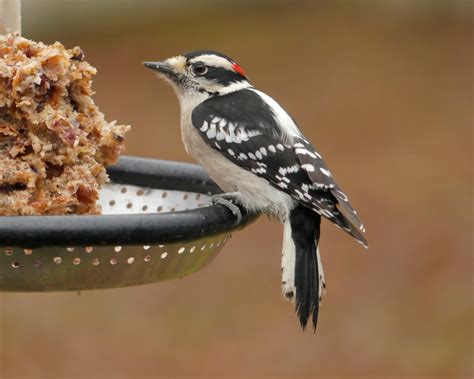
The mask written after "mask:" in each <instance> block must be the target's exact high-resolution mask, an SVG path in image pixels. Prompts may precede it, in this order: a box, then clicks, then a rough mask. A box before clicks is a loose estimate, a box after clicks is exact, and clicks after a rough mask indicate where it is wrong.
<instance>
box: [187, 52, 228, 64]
mask: <svg viewBox="0 0 474 379" xmlns="http://www.w3.org/2000/svg"><path fill="white" fill-rule="evenodd" d="M200 55H216V56H218V57H221V58H224V59H227V60H228V61H229V62H230V63H233V62H234V61H233V60H232V59H230V58H229V57H228V56H227V55H224V54H222V53H219V52H217V51H212V50H194V51H190V52H189V53H186V54H184V56H185V57H186V59H187V60H188V61H189V60H190V59H193V58H196V57H199V56H200Z"/></svg>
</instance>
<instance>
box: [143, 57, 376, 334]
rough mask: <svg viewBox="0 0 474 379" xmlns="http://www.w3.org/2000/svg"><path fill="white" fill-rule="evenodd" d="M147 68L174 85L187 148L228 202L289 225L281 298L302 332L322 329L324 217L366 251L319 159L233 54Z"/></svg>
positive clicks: (170, 61)
mask: <svg viewBox="0 0 474 379" xmlns="http://www.w3.org/2000/svg"><path fill="white" fill-rule="evenodd" d="M145 65H146V66H147V67H150V68H152V69H155V70H157V71H158V72H159V73H160V75H161V76H163V77H164V78H165V79H166V80H167V81H169V82H170V83H171V84H172V86H173V88H174V89H175V91H176V93H177V95H178V99H179V101H180V106H181V132H182V137H183V142H184V145H185V148H186V150H187V152H188V153H189V154H190V155H191V156H193V157H194V158H195V159H196V160H197V161H198V162H199V163H200V164H201V165H202V166H203V167H204V168H205V169H206V171H207V172H208V174H209V175H210V176H211V177H212V178H213V179H214V180H215V181H216V182H217V184H218V185H219V186H220V187H221V188H222V190H223V191H225V192H227V194H226V198H231V199H232V200H233V201H234V202H235V203H238V204H239V205H241V206H243V207H244V208H246V209H248V210H250V211H256V212H262V213H265V214H268V215H270V216H272V217H275V218H277V219H278V220H279V221H280V222H282V223H283V225H284V236H283V254H282V289H283V294H284V296H285V297H286V298H287V299H289V300H291V301H294V303H295V308H296V311H297V313H298V316H299V320H300V323H301V325H302V326H303V328H304V327H305V326H306V324H307V321H308V319H309V318H311V319H312V323H313V326H314V328H316V323H317V318H318V310H319V302H320V300H321V297H322V295H323V294H324V290H325V279H324V273H323V269H322V264H321V257H320V254H319V248H318V243H319V238H320V221H321V217H324V218H326V219H328V220H330V221H332V222H333V223H334V224H335V225H336V226H338V227H340V228H341V229H343V230H344V231H346V232H347V233H349V234H350V235H351V236H352V237H354V238H355V239H356V240H357V241H358V242H359V243H361V244H362V245H364V246H366V247H367V242H366V240H365V238H364V236H363V234H362V233H363V232H365V229H364V226H363V224H362V223H361V221H360V220H359V218H358V216H357V214H356V212H355V210H354V209H353V208H352V206H351V204H350V202H349V199H348V197H347V196H346V194H345V193H344V192H342V190H341V189H340V188H339V186H338V185H337V184H336V182H335V180H334V178H333V176H332V174H331V172H330V171H329V169H328V167H327V166H326V164H325V163H324V161H323V159H322V157H321V155H320V154H319V153H318V152H317V151H316V150H315V149H314V147H313V146H312V145H311V143H310V142H309V141H308V140H307V139H306V138H305V137H304V136H303V134H302V133H301V132H300V130H299V129H298V127H297V125H296V123H295V122H294V120H293V119H292V118H291V116H290V115H289V114H288V113H287V112H286V111H285V110H284V109H283V108H282V107H281V106H280V105H279V104H278V103H277V102H276V101H275V100H273V99H272V98H271V97H269V96H268V95H266V94H264V93H263V92H261V91H258V90H257V89H255V88H254V87H253V86H252V85H251V84H250V83H249V81H248V79H247V77H246V75H245V74H244V72H243V70H242V69H241V68H240V67H239V66H238V65H237V64H236V63H235V62H234V61H233V60H231V59H230V58H228V57H227V56H225V55H223V54H220V53H216V52H212V51H202V50H201V51H195V52H191V53H188V54H186V55H182V56H177V57H173V58H170V59H168V60H166V61H165V62H147V63H145Z"/></svg>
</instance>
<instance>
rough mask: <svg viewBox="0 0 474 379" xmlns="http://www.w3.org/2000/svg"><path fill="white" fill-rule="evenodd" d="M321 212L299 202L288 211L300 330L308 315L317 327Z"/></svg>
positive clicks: (306, 321) (296, 306) (304, 324)
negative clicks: (293, 247) (293, 251)
mask: <svg viewBox="0 0 474 379" xmlns="http://www.w3.org/2000/svg"><path fill="white" fill-rule="evenodd" d="M320 224H321V216H319V215H318V214H316V213H314V212H313V211H312V210H310V209H308V208H306V207H304V206H301V205H300V206H298V207H296V208H295V209H294V210H292V211H291V214H290V225H291V234H292V238H293V242H294V244H295V258H296V262H295V287H296V303H295V308H296V313H297V314H298V318H299V321H300V323H301V327H302V328H303V330H304V329H305V328H306V324H307V323H308V319H309V318H310V317H311V316H312V317H311V318H312V322H313V328H314V330H315V331H316V325H317V323H318V312H319V286H320V283H319V275H320V274H319V272H318V262H317V256H316V248H317V243H318V241H319V231H320Z"/></svg>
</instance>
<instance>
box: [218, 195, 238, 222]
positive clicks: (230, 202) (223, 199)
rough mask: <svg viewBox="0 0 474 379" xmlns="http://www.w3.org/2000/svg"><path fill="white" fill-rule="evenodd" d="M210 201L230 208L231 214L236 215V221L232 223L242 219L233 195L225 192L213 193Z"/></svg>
mask: <svg viewBox="0 0 474 379" xmlns="http://www.w3.org/2000/svg"><path fill="white" fill-rule="evenodd" d="M211 202H212V204H213V205H223V206H224V207H226V208H227V209H228V210H230V211H231V212H232V214H233V215H234V216H235V217H237V221H236V222H235V223H234V225H238V224H240V222H241V221H242V212H241V211H240V208H239V207H238V206H237V205H235V202H236V200H235V197H233V196H232V195H231V194H225V193H224V194H219V195H214V196H212V198H211Z"/></svg>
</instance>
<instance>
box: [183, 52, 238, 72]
mask: <svg viewBox="0 0 474 379" xmlns="http://www.w3.org/2000/svg"><path fill="white" fill-rule="evenodd" d="M189 62H190V63H194V62H203V63H204V64H205V65H207V66H214V67H222V68H225V69H227V70H230V71H234V69H233V67H232V63H231V62H229V61H228V60H227V59H225V58H222V57H219V56H218V55H213V54H203V55H199V56H198V57H195V58H193V59H191V60H190V61H189Z"/></svg>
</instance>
